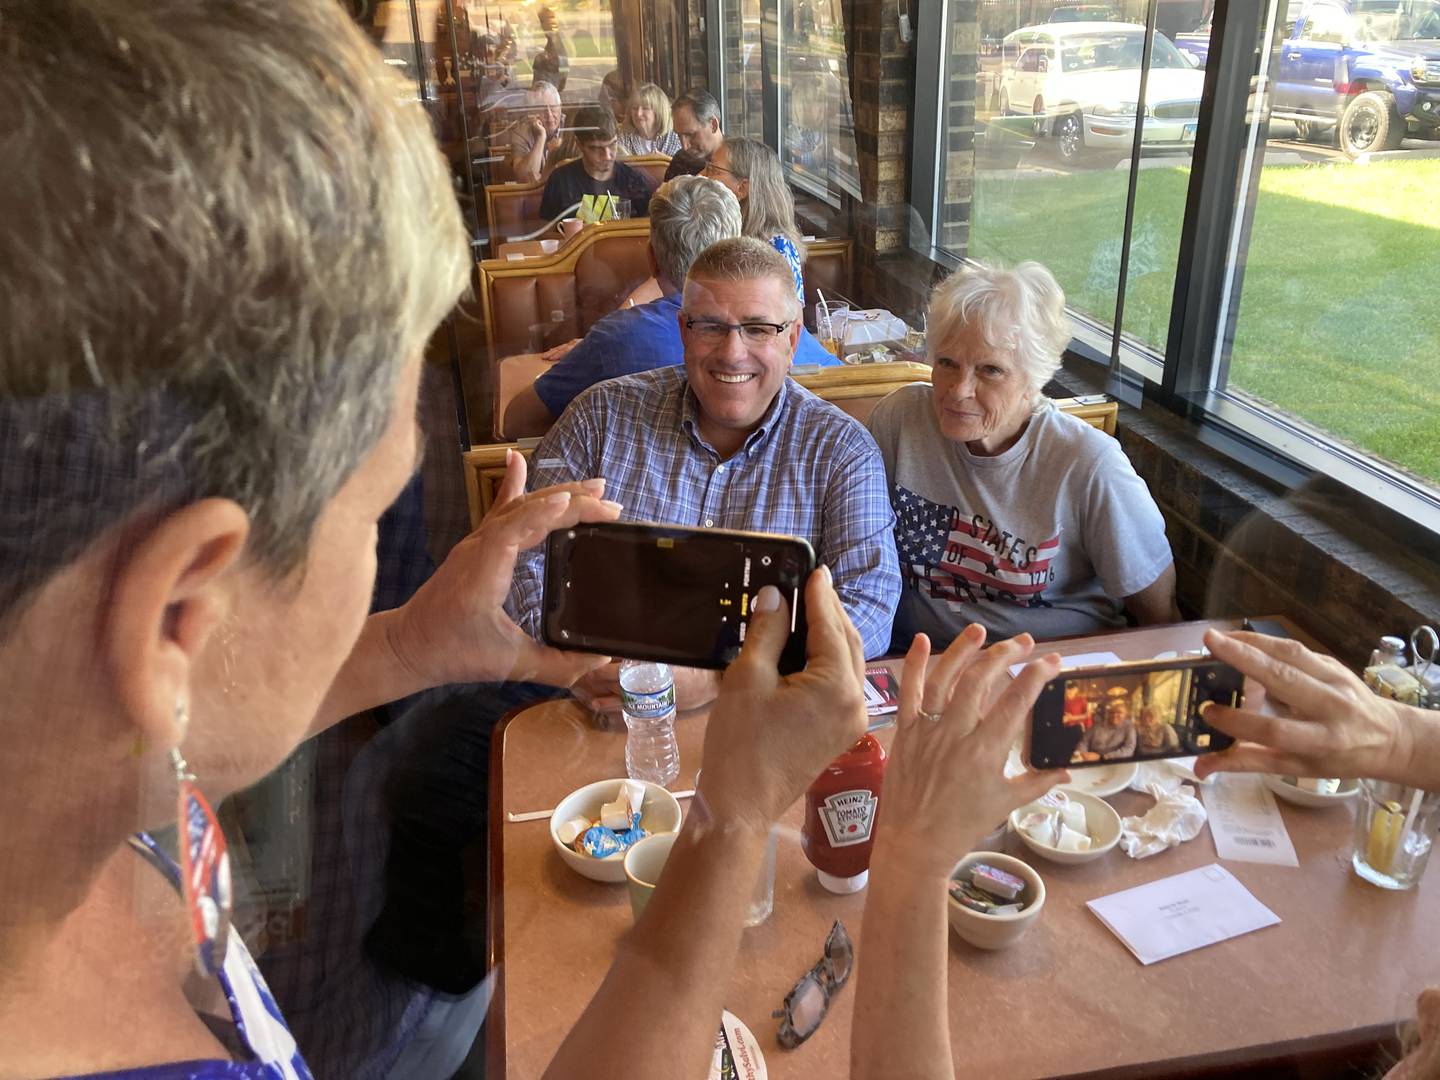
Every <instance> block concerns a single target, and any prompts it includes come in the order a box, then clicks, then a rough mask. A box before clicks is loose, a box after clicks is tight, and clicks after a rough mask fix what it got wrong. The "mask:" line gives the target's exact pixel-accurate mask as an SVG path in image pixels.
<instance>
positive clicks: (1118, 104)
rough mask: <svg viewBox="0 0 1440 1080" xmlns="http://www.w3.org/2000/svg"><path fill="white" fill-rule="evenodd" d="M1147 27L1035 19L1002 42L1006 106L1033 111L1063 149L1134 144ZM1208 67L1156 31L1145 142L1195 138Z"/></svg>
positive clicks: (1038, 127)
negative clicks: (1200, 65) (1198, 65)
mask: <svg viewBox="0 0 1440 1080" xmlns="http://www.w3.org/2000/svg"><path fill="white" fill-rule="evenodd" d="M1144 44H1145V28H1144V27H1143V26H1140V25H1138V24H1135V23H1071V24H1065V23H1061V24H1058V25H1056V24H1050V25H1045V26H1028V27H1024V28H1022V29H1020V30H1016V31H1015V32H1014V33H1012V34H1009V35H1007V36H1006V37H1005V40H1004V42H1002V45H1001V54H1000V55H1001V60H1002V70H1001V74H1000V111H1001V113H1002V114H1004V115H1007V116H1012V115H1020V116H1027V115H1028V116H1031V117H1032V118H1033V122H1034V125H1035V134H1036V135H1037V136H1043V135H1053V136H1054V137H1055V149H1056V151H1057V152H1058V153H1059V155H1060V157H1061V158H1063V159H1065V160H1073V159H1074V158H1076V157H1078V156H1079V155H1080V154H1081V153H1082V152H1083V151H1084V150H1085V149H1087V148H1089V149H1096V150H1109V151H1128V150H1130V149H1131V147H1132V146H1133V145H1134V138H1135V114H1136V111H1137V102H1138V101H1139V97H1140V58H1141V56H1142V55H1143V53H1142V50H1143V48H1144ZM1204 83H1205V73H1204V72H1202V71H1197V70H1196V69H1195V65H1194V62H1193V61H1192V60H1191V59H1189V58H1188V57H1186V56H1185V55H1184V54H1183V53H1181V52H1180V50H1179V49H1177V48H1175V46H1174V45H1173V44H1171V42H1170V39H1169V38H1167V37H1165V36H1164V35H1163V34H1159V33H1157V34H1156V35H1155V41H1154V45H1153V47H1152V49H1151V56H1150V77H1149V80H1148V82H1147V83H1146V88H1145V108H1144V121H1145V123H1144V129H1143V133H1142V143H1143V145H1144V146H1146V147H1156V148H1160V147H1168V148H1174V149H1184V148H1186V147H1189V146H1190V145H1192V144H1193V143H1194V141H1195V130H1196V128H1197V126H1198V124H1199V118H1200V92H1201V88H1202V87H1203V85H1204Z"/></svg>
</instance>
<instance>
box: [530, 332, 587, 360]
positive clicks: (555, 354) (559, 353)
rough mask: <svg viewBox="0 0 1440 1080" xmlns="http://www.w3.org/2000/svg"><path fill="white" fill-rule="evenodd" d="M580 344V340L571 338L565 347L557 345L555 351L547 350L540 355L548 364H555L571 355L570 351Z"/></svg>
mask: <svg viewBox="0 0 1440 1080" xmlns="http://www.w3.org/2000/svg"><path fill="white" fill-rule="evenodd" d="M579 344H580V338H578V337H577V338H571V339H570V340H569V341H567V342H565V344H563V345H556V346H555V347H554V348H553V349H546V350H545V351H544V352H543V353H541V354H540V359H541V360H544V361H545V362H546V363H547V364H553V363H555V361H557V360H559V359H561V358H562V357H564V356H567V355H569V353H570V350H571V349H573V348H575V346H576V345H579Z"/></svg>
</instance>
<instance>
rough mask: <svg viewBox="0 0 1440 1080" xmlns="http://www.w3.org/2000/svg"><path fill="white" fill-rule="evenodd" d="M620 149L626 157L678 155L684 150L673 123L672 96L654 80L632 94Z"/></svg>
mask: <svg viewBox="0 0 1440 1080" xmlns="http://www.w3.org/2000/svg"><path fill="white" fill-rule="evenodd" d="M619 149H620V154H621V156H622V157H637V156H638V155H640V154H664V155H665V156H666V157H674V156H675V154H676V152H677V151H678V150H679V149H680V136H679V135H677V134H675V131H674V129H673V128H671V126H670V99H669V98H668V97H666V95H665V91H664V90H661V89H660V87H658V86H656V85H655V84H654V83H648V82H647V83H641V84H640V85H639V86H637V87H635V90H634V92H633V93H632V94H631V95H630V105H629V108H628V109H627V110H626V113H625V128H624V130H623V131H621V132H620V147H619Z"/></svg>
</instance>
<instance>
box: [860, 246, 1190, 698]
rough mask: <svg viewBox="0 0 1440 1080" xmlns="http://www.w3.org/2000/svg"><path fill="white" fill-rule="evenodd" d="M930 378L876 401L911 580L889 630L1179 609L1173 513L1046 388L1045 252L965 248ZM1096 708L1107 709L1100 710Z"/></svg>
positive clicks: (1036, 626) (1075, 628)
mask: <svg viewBox="0 0 1440 1080" xmlns="http://www.w3.org/2000/svg"><path fill="white" fill-rule="evenodd" d="M928 321H929V342H928V346H927V347H928V350H929V355H930V363H931V372H932V374H931V385H929V386H924V385H919V386H908V387H904V388H902V389H900V390H897V391H895V393H893V394H891V395H890V396H889V397H887V398H886V399H885V400H884V401H882V402H880V404H879V405H877V406H876V408H875V411H874V412H873V413H872V414H871V415H870V420H869V427H870V433H871V434H872V435H874V436H875V441H876V443H877V444H878V445H879V447H880V453H881V455H882V456H883V457H884V459H885V469H886V472H887V474H888V476H889V482H890V499H891V502H892V504H893V505H894V507H895V514H896V526H895V538H896V543H897V544H898V545H899V557H900V567H901V573H902V575H903V578H904V583H905V587H904V590H903V592H902V594H901V598H900V607H899V609H898V610H897V612H896V618H895V643H896V645H897V646H899V647H907V646H908V644H909V642H910V640H911V638H913V637H914V636H915V634H917V633H919V632H922V631H923V632H925V633H926V634H928V635H929V636H930V639H931V640H932V641H934V642H936V643H937V644H940V643H948V642H949V641H950V640H951V639H952V638H954V636H955V635H956V634H957V633H959V632H960V631H961V630H962V629H963V628H964V627H965V626H967V625H968V624H969V623H971V622H978V623H980V624H982V625H983V626H984V627H985V628H986V629H987V630H988V631H989V632H990V635H991V636H992V637H1008V636H1010V635H1013V634H1018V633H1021V632H1029V633H1030V634H1032V635H1033V636H1034V637H1035V638H1037V639H1043V638H1054V637H1061V636H1064V635H1069V634H1086V633H1097V632H1100V631H1103V630H1107V629H1113V628H1116V627H1121V626H1124V625H1125V616H1126V614H1127V613H1128V614H1129V615H1130V616H1132V617H1133V618H1134V619H1135V620H1136V621H1137V622H1139V623H1142V624H1147V623H1165V622H1174V621H1177V620H1178V619H1179V612H1178V610H1177V609H1176V606H1175V568H1174V562H1173V559H1172V557H1171V553H1170V544H1169V542H1168V541H1167V540H1166V538H1165V521H1164V519H1163V518H1162V517H1161V516H1160V511H1159V509H1158V508H1157V507H1156V506H1155V500H1154V499H1153V498H1152V497H1151V495H1150V492H1149V489H1147V488H1146V486H1145V483H1144V481H1143V480H1141V479H1140V477H1139V476H1137V475H1136V474H1135V470H1134V468H1133V467H1132V466H1131V464H1130V460H1129V459H1128V458H1127V457H1126V456H1125V453H1124V451H1122V450H1121V449H1120V444H1119V443H1118V442H1117V441H1116V440H1115V439H1113V438H1111V437H1110V436H1108V435H1106V434H1105V433H1104V432H1102V431H1099V430H1098V429H1096V428H1094V427H1091V426H1090V425H1089V424H1086V423H1085V422H1084V421H1082V420H1080V419H1078V418H1076V417H1073V416H1070V415H1069V414H1067V413H1064V412H1061V411H1060V410H1059V409H1057V408H1055V407H1054V405H1053V404H1052V403H1051V402H1050V401H1049V399H1047V398H1046V397H1045V395H1044V392H1043V391H1044V386H1045V384H1046V383H1047V382H1048V381H1049V379H1050V377H1051V376H1052V375H1053V374H1054V373H1055V371H1056V370H1057V369H1058V368H1059V366H1060V356H1061V353H1062V351H1063V350H1064V348H1065V346H1066V345H1067V344H1068V342H1069V340H1070V329H1069V323H1068V321H1067V318H1066V315H1065V296H1064V293H1063V292H1061V290H1060V286H1059V285H1058V284H1057V283H1056V281H1055V278H1054V276H1053V275H1051V273H1050V271H1049V270H1047V269H1045V267H1043V266H1041V265H1040V264H1039V263H1034V262H1028V263H1021V264H1020V265H1019V266H1017V267H1016V268H1015V269H1013V270H1001V269H997V268H994V267H989V266H984V265H977V264H971V265H969V266H967V267H966V268H965V269H963V270H960V271H957V272H956V273H954V274H953V275H951V276H950V277H949V278H947V279H946V280H945V281H943V282H941V283H940V284H939V285H938V286H936V288H935V291H934V293H933V294H932V296H931V299H930V308H929V314H928ZM1099 723H1100V720H1099V718H1097V719H1096V724H1097V725H1098V724H1099Z"/></svg>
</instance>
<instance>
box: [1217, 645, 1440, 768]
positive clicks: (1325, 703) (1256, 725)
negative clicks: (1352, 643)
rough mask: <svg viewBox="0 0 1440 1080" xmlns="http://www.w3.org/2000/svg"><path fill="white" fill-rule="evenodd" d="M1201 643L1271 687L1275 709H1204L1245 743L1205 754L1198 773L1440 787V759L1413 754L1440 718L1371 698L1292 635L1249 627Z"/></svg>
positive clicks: (1346, 671)
mask: <svg viewBox="0 0 1440 1080" xmlns="http://www.w3.org/2000/svg"><path fill="white" fill-rule="evenodd" d="M1205 646H1206V648H1208V649H1209V650H1210V652H1211V654H1212V655H1213V656H1214V657H1215V658H1216V659H1217V660H1224V661H1225V662H1226V663H1227V664H1232V665H1234V666H1235V667H1237V668H1239V669H1240V670H1241V671H1242V672H1244V673H1245V674H1246V675H1248V676H1249V677H1250V678H1252V679H1254V680H1255V681H1256V682H1258V683H1259V684H1260V685H1261V686H1263V687H1265V701H1266V704H1267V705H1268V706H1270V708H1271V710H1272V714H1270V715H1267V714H1265V713H1258V712H1254V711H1252V710H1248V709H1232V708H1230V707H1229V706H1227V705H1210V706H1208V707H1207V708H1206V709H1205V722H1206V723H1207V724H1212V725H1214V726H1215V727H1217V728H1219V729H1220V730H1221V731H1223V732H1225V733H1226V734H1227V735H1233V736H1235V738H1237V739H1239V740H1242V741H1240V742H1238V743H1236V744H1235V745H1234V746H1232V747H1231V748H1230V749H1229V750H1226V751H1224V752H1222V753H1219V754H1202V755H1201V756H1200V758H1199V759H1198V760H1197V761H1196V763H1195V775H1196V776H1199V777H1200V778H1202V779H1203V778H1205V777H1206V776H1209V775H1210V774H1211V773H1217V772H1269V773H1281V774H1283V775H1287V776H1333V777H1341V778H1345V777H1361V776H1364V777H1373V778H1375V779H1381V780H1398V781H1401V782H1403V783H1408V784H1415V785H1416V786H1419V787H1426V788H1433V787H1436V786H1437V785H1440V761H1435V760H1426V759H1427V758H1430V757H1431V755H1427V754H1417V753H1416V737H1417V735H1420V736H1424V735H1425V734H1427V733H1428V732H1429V730H1430V729H1433V728H1434V727H1435V726H1436V721H1431V720H1430V719H1429V718H1428V716H1427V714H1426V713H1425V712H1423V711H1422V710H1420V709H1415V708H1412V707H1410V706H1406V705H1401V704H1399V703H1398V702H1395V701H1391V700H1389V699H1388V698H1382V697H1380V696H1379V695H1378V694H1375V693H1374V692H1372V691H1371V690H1370V688H1369V687H1367V686H1366V685H1365V684H1364V683H1363V682H1361V681H1360V679H1359V678H1357V677H1356V676H1355V675H1354V674H1353V673H1352V672H1351V671H1350V670H1349V669H1348V668H1346V667H1345V665H1344V664H1342V663H1340V661H1339V660H1336V659H1335V658H1334V657H1332V656H1322V655H1320V654H1319V653H1316V652H1313V651H1312V650H1310V649H1307V648H1306V647H1305V646H1304V645H1302V644H1300V642H1298V641H1292V640H1290V639H1288V638H1277V637H1271V636H1269V635H1268V634H1252V633H1245V632H1235V633H1223V632H1221V631H1219V630H1210V631H1207V632H1206V634H1205ZM1437 719H1440V718H1437Z"/></svg>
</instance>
